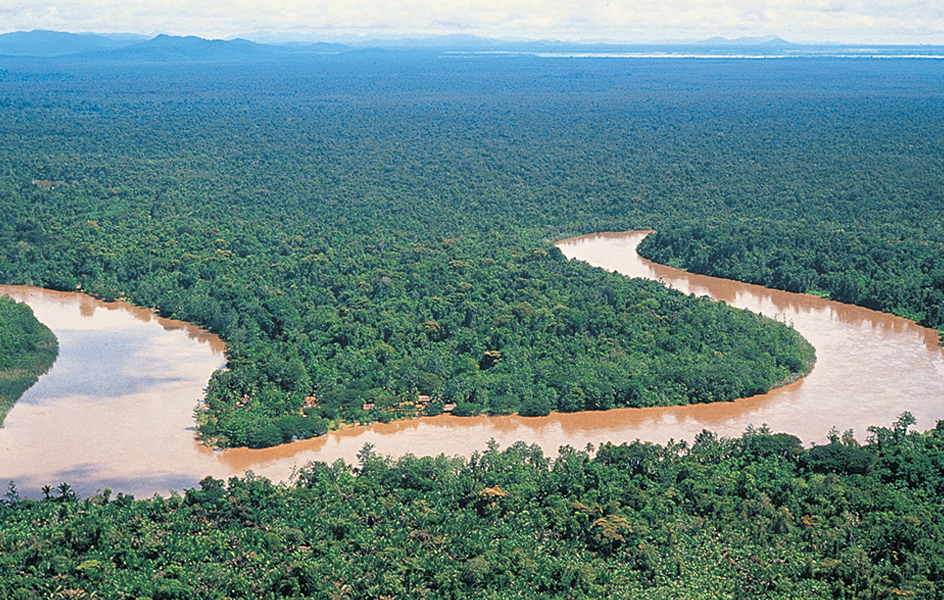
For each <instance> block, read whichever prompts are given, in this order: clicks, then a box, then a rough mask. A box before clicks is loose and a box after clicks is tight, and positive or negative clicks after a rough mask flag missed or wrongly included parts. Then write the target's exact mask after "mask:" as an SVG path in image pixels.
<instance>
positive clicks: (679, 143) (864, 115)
mask: <svg viewBox="0 0 944 600" xmlns="http://www.w3.org/2000/svg"><path fill="white" fill-rule="evenodd" d="M5 60H6V59H5ZM11 60H12V59H11ZM893 62H894V64H893ZM50 64H51V63H49V64H40V63H33V62H28V63H25V62H16V68H17V69H19V71H17V72H22V73H23V77H9V78H5V79H4V80H3V81H2V82H0V86H2V87H0V92H2V93H0V122H3V123H5V124H7V125H6V127H5V128H4V129H3V130H2V131H0V141H2V142H4V143H2V144H0V173H2V174H3V176H2V177H0V209H2V210H0V280H3V281H8V282H12V283H24V284H34V285H42V286H47V287H52V288H57V289H76V288H77V286H78V287H80V288H81V289H83V290H86V291H88V292H90V293H93V294H96V295H98V296H102V297H106V298H109V297H116V296H120V295H122V294H123V295H124V296H125V297H126V298H128V299H129V300H131V301H132V302H135V303H137V304H140V305H143V306H149V307H155V308H157V309H158V310H159V311H160V312H161V313H162V314H164V315H167V316H174V317H177V318H181V319H186V320H189V321H193V322H195V323H198V324H200V325H203V326H205V327H207V328H209V329H210V330H212V331H214V332H217V333H219V334H220V335H221V336H222V337H223V338H224V339H225V340H226V342H227V359H228V370H226V371H221V372H219V373H217V374H215V375H214V377H213V378H212V380H211V381H210V384H209V386H208V390H207V397H206V400H207V403H206V410H205V411H202V413H201V414H198V415H197V418H198V424H199V429H200V433H201V435H202V436H203V437H204V439H205V440H207V441H211V442H213V443H216V444H219V445H222V446H238V445H262V444H269V443H275V442H276V440H282V441H284V440H285V439H291V438H292V437H304V435H307V433H306V432H308V431H310V432H312V433H318V432H319V431H321V430H322V429H323V427H322V425H323V422H324V421H322V420H326V421H328V422H330V423H331V424H336V423H337V422H338V421H347V422H370V421H373V420H388V419H392V418H403V417H408V416H411V415H413V414H417V411H416V410H410V409H408V408H407V407H408V406H413V404H412V403H413V402H414V401H415V400H416V398H417V396H418V395H428V396H430V398H431V400H432V401H431V403H430V406H431V407H433V408H432V409H431V410H433V411H436V410H437V407H441V406H442V404H445V403H452V402H455V403H457V404H458V406H457V408H458V409H459V410H458V412H459V413H469V414H474V413H505V412H509V411H516V412H522V411H524V412H525V413H526V414H543V413H544V411H545V410H547V409H548V408H549V407H550V408H551V409H552V410H560V411H578V410H603V409H607V408H611V407H617V406H654V405H671V404H680V403H686V402H715V401H722V400H729V399H732V398H736V397H740V396H746V395H751V394H755V393H758V392H763V391H767V390H769V389H770V388H771V387H772V386H776V385H779V384H781V383H783V382H784V381H788V380H790V379H792V378H796V377H797V376H798V374H802V373H804V372H806V371H807V370H808V369H809V368H810V365H811V363H812V360H813V357H812V352H811V349H810V348H809V347H808V346H807V345H805V344H804V343H803V342H802V340H800V339H799V336H797V335H796V334H795V332H791V331H790V330H789V329H788V328H786V327H784V326H783V325H781V324H775V323H771V322H769V321H765V320H762V319H757V318H756V317H753V316H750V315H745V314H743V313H740V312H738V311H734V310H731V309H729V308H728V307H724V306H718V305H714V304H712V303H710V302H708V301H706V300H703V299H697V298H686V297H682V296H680V295H678V294H676V293H674V292H671V291H668V290H665V289H663V288H661V287H660V286H658V285H657V284H654V283H645V282H638V281H627V280H625V279H624V278H621V277H618V276H615V275H612V274H607V273H601V272H598V271H596V270H594V269H591V268H589V267H587V266H586V265H582V264H571V263H569V262H567V261H566V260H564V259H563V256H562V255H561V253H560V252H559V251H558V250H556V249H555V248H554V247H553V246H552V245H551V242H552V241H553V240H555V239H559V238H561V237H565V236H568V235H572V234H578V233H587V232H593V231H604V230H617V229H629V228H639V227H655V228H657V229H658V230H659V231H660V233H661V232H665V235H666V236H667V237H666V238H659V237H658V236H656V237H654V238H652V239H653V241H652V242H649V243H651V244H656V243H657V240H659V239H675V238H674V237H672V236H673V235H675V234H674V233H673V232H675V231H682V232H689V231H691V235H690V237H691V238H692V239H693V240H696V241H697V243H695V242H692V243H691V244H690V245H689V246H685V245H684V244H681V243H680V245H679V248H680V249H681V250H680V252H681V253H680V254H678V255H677V256H676V255H671V256H666V257H664V258H663V259H664V260H666V261H669V262H677V261H681V260H683V258H682V256H683V254H684V255H685V256H687V255H688V254H692V255H697V256H698V259H699V261H701V263H704V265H705V268H715V269H719V271H718V272H721V270H724V272H725V273H727V274H728V275H729V276H735V277H739V278H747V277H748V275H749V274H750V273H752V272H755V270H756V272H757V273H758V274H757V275H756V276H757V277H761V278H763V281H765V282H773V281H774V280H776V281H778V282H781V283H782V285H783V287H787V288H788V289H794V288H795V289H809V290H813V291H819V292H821V293H825V292H827V291H828V292H829V293H831V294H834V295H836V297H841V298H842V299H847V300H855V298H856V297H860V298H865V297H868V298H872V297H873V296H874V297H875V298H876V300H875V303H876V306H878V305H879V304H878V303H880V304H881V305H882V306H886V305H887V306H890V307H891V310H896V311H898V312H899V313H901V314H909V315H912V316H915V317H918V316H920V317H921V320H922V322H924V323H928V324H934V323H937V322H938V320H939V319H938V317H939V314H938V313H939V312H940V306H941V305H942V301H944V296H941V294H939V293H938V292H940V290H939V289H938V288H939V287H940V286H939V283H940V281H938V279H940V277H939V275H940V274H941V273H940V268H939V264H940V262H941V261H940V260H939V254H940V247H941V246H940V244H941V243H942V241H944V234H942V233H941V232H942V229H941V220H940V210H939V208H940V200H941V198H940V190H939V186H938V183H939V174H940V173H941V172H942V170H944V165H942V163H941V160H942V159H941V153H940V152H938V151H937V148H939V146H940V143H941V129H940V127H939V123H940V122H941V106H942V104H941V103H940V102H939V100H940V97H941V88H940V86H939V81H940V72H939V69H940V66H939V65H937V64H935V61H859V62H856V63H853V62H851V61H833V60H820V59H810V60H805V61H783V62H781V63H778V64H777V65H771V64H769V63H766V64H763V65H761V64H755V63H751V62H750V61H738V60H724V61H709V62H703V61H672V62H670V63H667V62H666V61H658V60H655V61H650V60H644V59H641V60H639V61H634V63H633V69H632V70H625V69H621V68H619V67H618V66H617V65H618V64H619V63H616V62H614V61H612V60H602V59H601V60H596V59H587V60H582V61H579V62H575V61H558V60H547V59H540V58H525V57H522V58H521V59H520V60H514V61H504V60H492V59H485V58H483V59H481V60H478V59H477V60H455V59H451V58H443V57H441V56H432V55H425V54H422V53H421V54H409V55H405V54H400V53H391V54H389V55H384V56H373V57H372V58H371V59H365V58H364V57H360V56H353V55H338V56H320V57H307V58H305V59H297V60H296V59H284V60H280V61H278V63H277V64H278V68H270V67H271V66H272V65H266V66H265V68H263V67H262V66H261V65H260V64H256V63H252V64H244V63H239V64H227V63H220V64H215V65H213V66H212V67H211V66H208V65H205V64H199V63H190V64H186V65H176V64H164V65H158V64H154V65H147V66H142V65H136V66H135V67H134V68H128V66H127V65H122V64H118V63H113V64H107V65H103V64H96V63H81V64H79V63H71V62H69V61H66V62H56V63H55V64H54V67H55V70H56V73H57V76H56V77H55V78H49V77H47V75H48V73H47V72H46V71H48V70H49V69H50V68H51V67H50ZM772 66H773V68H771V67H772ZM900 70H905V71H906V72H907V75H908V77H907V78H905V79H906V81H907V83H906V84H905V83H902V84H900V85H898V84H896V86H891V87H888V86H886V85H885V84H884V83H883V82H886V81H896V82H897V81H902V78H901V72H900ZM824 73H828V77H826V78H825V79H824V77H823V75H824ZM313 74H317V75H313ZM418 74H423V76H421V77H419V76H418ZM60 76H61V77H72V78H74V80H75V84H74V85H71V86H69V87H68V89H65V88H63V87H62V85H61V78H60ZM602 81H606V82H608V83H607V84H606V85H603V84H600V85H596V84H590V82H602ZM704 81H713V82H716V85H710V86H705V85H702V83H703V82H704ZM824 81H825V82H826V83H824ZM863 81H868V82H871V83H869V84H868V85H870V86H872V87H867V88H864V87H863V86H864V85H865V84H863ZM588 85H591V87H592V90H591V89H589V88H588V87H587V86H588ZM902 86H904V87H902ZM118 89H120V90H122V93H121V94H117V93H114V90H118ZM902 89H905V90H906V91H905V92H903V91H902ZM50 132H54V133H55V135H51V133H50ZM905 148H907V149H908V151H907V152H905V151H904V150H903V149H905ZM33 181H55V182H59V183H61V185H56V186H54V187H49V186H41V185H37V184H34V183H33ZM788 224H789V226H788ZM699 228H701V229H699ZM738 228H741V229H743V230H745V231H746V232H747V233H746V234H744V235H739V234H736V233H734V232H735V231H736V230H738ZM702 230H704V231H702ZM716 231H717V232H722V234H718V235H715V234H714V233H712V232H716ZM723 232H729V233H723ZM687 235H688V234H683V235H681V236H676V237H678V238H679V239H682V238H686V236H687ZM882 236H885V237H882ZM696 238H697V239H696ZM761 238H766V239H761ZM814 239H822V240H826V241H824V242H823V244H822V245H823V246H824V247H828V248H827V249H828V251H826V250H823V251H821V249H820V247H819V246H815V247H813V246H811V245H810V244H811V240H814ZM748 242H750V243H748ZM658 243H660V244H661V242H658ZM772 244H777V247H779V248H780V252H779V253H778V251H777V247H774V246H772ZM668 245H671V244H668ZM755 245H756V249H755ZM683 246H684V248H683ZM752 253H753V254H752ZM755 255H756V256H755ZM866 256H867V257H868V258H869V260H868V261H865V260H864V257H866ZM873 265H874V266H875V268H873V267H872V266H873ZM690 268H694V267H691V266H690ZM880 272H881V273H883V274H882V275H881V277H879V273H880ZM753 276H754V275H751V277H753ZM771 284H773V283H771ZM830 286H832V287H830ZM873 287H874V288H875V289H874V290H873V289H872V288H873ZM878 288H881V289H878ZM842 290H844V291H842ZM873 292H874V293H873ZM942 293H944V292H942ZM843 294H844V295H843ZM879 299H881V300H879ZM856 301H857V300H856ZM869 302H872V300H869ZM312 397H314V400H313V401H310V402H309V399H310V398H312ZM315 404H316V405H317V407H318V408H317V409H313V408H312V406H311V405H315ZM371 404H372V405H374V406H373V408H370V409H366V410H365V409H364V408H363V407H364V406H365V405H371ZM303 407H307V409H306V412H302V409H303ZM301 414H304V415H306V417H305V418H307V419H313V418H315V419H319V421H317V422H311V423H308V424H304V425H303V424H301V423H300V422H299V421H298V420H295V419H293V417H294V416H295V415H301ZM280 419H283V420H281V421H280ZM272 425H274V426H275V428H273V427H272ZM316 425H317V426H316ZM276 429H277V430H278V434H277V433H276Z"/></svg>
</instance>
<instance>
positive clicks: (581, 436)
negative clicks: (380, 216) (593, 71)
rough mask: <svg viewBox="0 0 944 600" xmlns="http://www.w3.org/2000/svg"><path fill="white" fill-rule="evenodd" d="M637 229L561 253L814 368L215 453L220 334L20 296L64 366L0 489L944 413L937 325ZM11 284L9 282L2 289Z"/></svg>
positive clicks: (29, 400)
mask: <svg viewBox="0 0 944 600" xmlns="http://www.w3.org/2000/svg"><path fill="white" fill-rule="evenodd" d="M644 235H645V233H642V232H630V233H627V234H603V235H595V236H585V237H582V238H577V239H574V240H567V241H564V242H562V243H561V244H560V248H561V250H562V251H563V252H564V254H565V255H566V256H568V257H570V258H576V259H579V260H585V261H587V262H589V263H590V264H593V265H595V266H600V267H603V268H606V269H610V270H616V271H619V272H621V273H624V274H627V275H630V276H633V277H646V278H650V279H656V280H662V281H664V282H665V283H666V284H667V285H670V286H672V287H673V288H676V289H679V290H680V291H682V292H684V293H686V294H695V295H699V296H700V295H709V296H711V297H712V298H715V299H718V300H722V301H724V302H727V303H728V304H731V305H732V306H737V307H741V308H747V309H749V310H753V311H755V312H760V313H762V314H765V315H767V316H771V317H776V318H777V319H780V320H783V321H785V322H787V323H792V324H793V326H794V327H796V329H797V330H798V331H799V332H800V333H801V334H803V335H804V336H805V337H806V338H807V339H808V340H810V342H811V343H812V344H813V345H814V346H815V347H816V353H817V363H816V367H815V368H814V370H813V372H812V373H811V374H810V375H809V376H808V377H807V378H806V379H804V380H802V381H799V382H796V383H794V384H792V385H789V386H786V387H784V388H781V389H778V390H775V391H774V392H772V393H770V394H764V395H761V396H755V397H752V398H747V399H744V400H738V401H736V402H727V403H719V404H707V405H705V404H702V405H696V406H679V407H669V408H649V409H618V410H611V411H607V412H597V413H581V414H555V415H551V416H548V417H540V418H523V417H518V416H504V417H490V418H486V417H474V418H459V417H452V416H449V415H442V416H439V417H430V418H423V419H417V420H413V421H406V422H398V423H388V424H380V423H378V424H375V425H372V426H370V427H359V428H353V429H347V430H343V431H337V432H332V433H330V434H329V435H326V436H323V437H320V438H316V439H313V440H306V441H300V442H296V443H294V444H288V445H285V446H280V447H278V448H269V449H265V450H248V449H235V450H228V451H226V452H217V451H213V450H211V449H209V448H205V447H203V446H201V445H199V444H197V443H196V442H195V441H194V440H193V431H192V429H191V428H192V426H193V422H192V417H191V414H192V408H193V406H194V404H195V403H196V402H197V401H198V400H199V398H200V397H201V395H202V390H203V387H204V386H205V385H206V381H207V379H208V378H209V376H210V373H211V372H212V371H213V369H215V368H217V367H219V366H221V364H222V362H223V358H222V354H221V352H222V344H220V342H219V340H218V339H217V338H215V337H213V336H209V335H207V334H206V333H203V332H200V330H198V329H195V328H192V327H187V326H185V325H184V324H180V323H171V322H167V321H164V320H158V319H156V318H155V317H154V316H153V315H152V314H151V313H149V312H147V311H142V310H139V309H132V308H130V307H128V306H126V305H121V304H109V305H105V304H103V303H98V302H96V301H94V300H92V299H90V298H88V297H86V296H81V295H77V294H64V295H60V294H56V293H50V292H43V291H36V290H26V289H24V288H17V290H18V291H17V292H16V293H15V294H14V295H15V296H16V297H17V298H18V299H22V300H26V301H27V302H28V303H29V304H30V305H31V306H33V309H34V311H35V312H36V314H37V317H38V318H39V319H40V320H41V321H43V322H44V323H46V324H47V325H48V326H49V327H50V328H51V329H52V330H53V331H54V332H55V333H56V335H57V336H58V337H59V339H60V357H59V360H58V361H57V362H56V364H55V365H54V366H53V369H52V370H51V371H50V372H49V373H47V374H46V375H44V376H43V377H42V378H41V379H40V381H39V383H37V385H36V386H34V388H32V389H31V390H29V391H28V392H27V395H26V396H25V397H24V398H23V400H21V401H20V402H19V403H17V405H16V406H15V407H14V409H13V410H11V411H10V415H9V416H8V417H7V427H6V428H5V429H2V430H0V457H2V458H0V482H2V481H3V480H8V479H15V480H16V481H17V483H18V484H19V485H20V488H21V490H23V491H25V492H27V493H30V494H32V495H36V494H37V491H36V490H38V489H39V487H40V486H42V485H44V484H50V485H56V484H58V483H59V482H61V481H67V482H69V483H70V484H72V485H73V486H74V487H76V488H77V489H79V490H80V491H82V492H83V493H89V492H94V491H95V490H96V489H101V488H104V487H111V488H113V489H116V490H122V491H125V492H126V493H133V494H136V495H151V494H154V493H162V494H163V493H167V492H168V491H169V490H171V489H177V490H180V489H183V488H186V487H192V486H194V485H196V484H197V482H198V481H199V480H200V479H202V478H203V477H204V476H206V475H213V476H214V477H219V478H225V477H229V476H230V475H233V474H239V473H242V472H244V471H246V470H251V471H253V472H255V473H256V474H258V475H264V476H267V477H269V478H271V479H273V480H276V481H280V480H286V479H288V478H289V476H290V474H291V472H292V469H293V468H295V467H300V466H303V465H304V464H305V463H307V462H308V461H311V460H320V461H325V462H332V461H334V460H336V459H338V458H342V459H345V460H347V461H348V462H355V461H356V454H357V452H358V451H359V450H360V449H361V447H363V445H364V444H365V443H370V444H374V446H375V449H376V451H378V452H380V453H381V454H388V455H393V456H400V455H403V454H406V453H413V454H416V455H436V454H440V453H445V454H448V455H455V454H463V455H468V454H471V453H472V452H474V451H477V450H482V449H484V448H485V444H486V442H487V441H488V440H489V439H495V440H496V441H497V442H498V443H499V444H500V445H501V446H503V447H504V446H507V445H510V444H512V443H514V442H515V441H518V440H521V441H524V442H527V443H535V444H539V445H540V446H541V447H542V448H543V449H544V451H545V452H546V453H549V454H551V455H554V454H556V452H557V450H558V448H559V447H561V446H563V445H570V446H573V447H575V448H583V447H584V446H586V445H587V444H588V443H590V444H594V445H596V444H599V443H601V442H605V441H612V442H615V443H620V442H624V441H627V442H628V441H633V440H635V439H643V440H651V441H655V442H665V441H667V440H669V439H688V440H691V439H692V438H693V437H694V435H695V434H696V433H698V432H699V431H701V430H702V429H710V430H713V431H717V432H718V433H720V434H723V435H738V434H740V433H741V432H742V431H743V430H744V428H745V427H747V426H748V425H750V424H753V425H757V426H759V425H762V424H767V425H769V426H770V427H771V428H772V429H773V430H775V431H787V432H790V433H794V434H796V435H798V436H800V437H801V438H802V439H803V440H804V441H805V442H807V443H810V442H822V441H824V440H825V438H826V434H827V432H828V431H829V429H830V428H831V427H836V428H837V429H839V430H840V431H844V430H846V429H854V430H855V432H856V435H857V436H858V437H859V438H860V439H861V438H863V437H864V436H865V434H866V430H865V429H866V427H867V426H869V425H889V424H890V423H891V422H892V421H894V420H895V418H897V416H898V415H899V414H900V413H901V412H902V411H905V410H907V411H911V412H912V413H913V414H914V415H915V417H916V418H917V420H918V427H919V428H924V429H927V428H930V427H933V426H934V423H935V421H936V420H937V419H942V418H944V351H942V349H941V348H940V347H939V346H938V337H937V334H936V332H934V331H933V330H929V329H925V328H921V327H918V326H917V325H915V324H914V323H912V322H910V321H907V320H905V319H901V318H898V317H894V316H889V315H884V314H881V313H876V312H874V311H870V310H866V309H861V308H857V307H852V306H846V305H841V304H837V303H834V302H829V301H826V300H823V299H820V298H816V297H813V296H806V295H800V294H791V293H788V292H779V291H774V290H767V289H764V288H761V287H758V286H752V285H747V284H742V283H737V282H732V281H727V280H720V279H714V278H710V277H703V276H697V275H688V274H685V273H683V272H680V271H676V270H674V269H670V268H667V267H662V266H659V265H654V264H651V263H649V262H647V261H645V260H643V259H641V258H639V257H638V255H637V254H636V252H635V247H636V245H637V244H638V243H639V241H640V240H641V239H642V237H644ZM8 289H9V288H2V287H0V293H4V292H6V291H7V290H8Z"/></svg>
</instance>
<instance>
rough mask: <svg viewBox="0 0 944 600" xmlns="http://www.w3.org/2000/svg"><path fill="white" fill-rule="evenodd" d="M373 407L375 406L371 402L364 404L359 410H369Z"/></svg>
mask: <svg viewBox="0 0 944 600" xmlns="http://www.w3.org/2000/svg"><path fill="white" fill-rule="evenodd" d="M374 406H375V405H374V403H373V402H365V403H364V406H362V407H361V408H363V409H364V410H371V409H372V408H374Z"/></svg>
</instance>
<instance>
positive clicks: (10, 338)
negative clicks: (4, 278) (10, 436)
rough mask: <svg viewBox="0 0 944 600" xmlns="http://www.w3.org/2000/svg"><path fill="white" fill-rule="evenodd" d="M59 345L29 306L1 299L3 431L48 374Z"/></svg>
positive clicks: (0, 403)
mask: <svg viewBox="0 0 944 600" xmlns="http://www.w3.org/2000/svg"><path fill="white" fill-rule="evenodd" d="M58 351H59V344H58V341H57V340H56V336H55V335H54V334H53V332H52V331H50V330H49V328H48V327H46V326H45V325H43V324H42V323H40V322H39V321H37V320H36V316H35V315H33V311H32V310H31V309H30V307H29V306H27V305H26V304H22V303H19V302H14V301H13V300H11V299H10V298H8V297H6V296H0V427H2V426H3V420H4V418H5V417H6V416H7V412H9V410H10V408H11V407H12V406H13V404H14V403H15V402H16V401H17V400H18V399H19V398H20V396H22V395H23V392H25V391H26V390H28V389H29V388H30V386H32V385H33V384H34V383H36V380H37V379H38V378H39V376H40V375H42V374H43V373H45V372H46V371H47V370H49V367H51V366H52V363H53V362H54V361H55V360H56V355H57V354H58Z"/></svg>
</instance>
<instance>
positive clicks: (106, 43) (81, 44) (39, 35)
mask: <svg viewBox="0 0 944 600" xmlns="http://www.w3.org/2000/svg"><path fill="white" fill-rule="evenodd" d="M140 39H141V38H138V37H127V36H126V37H125V39H117V38H116V37H112V36H104V35H97V34H92V33H64V32H61V31H45V30H42V29H36V30H34V31H15V32H13V33H4V34H0V55H4V56H65V55H68V54H81V53H83V52H91V51H96V50H114V49H117V48H121V47H123V46H128V45H130V44H134V43H136V42H138V41H140Z"/></svg>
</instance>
